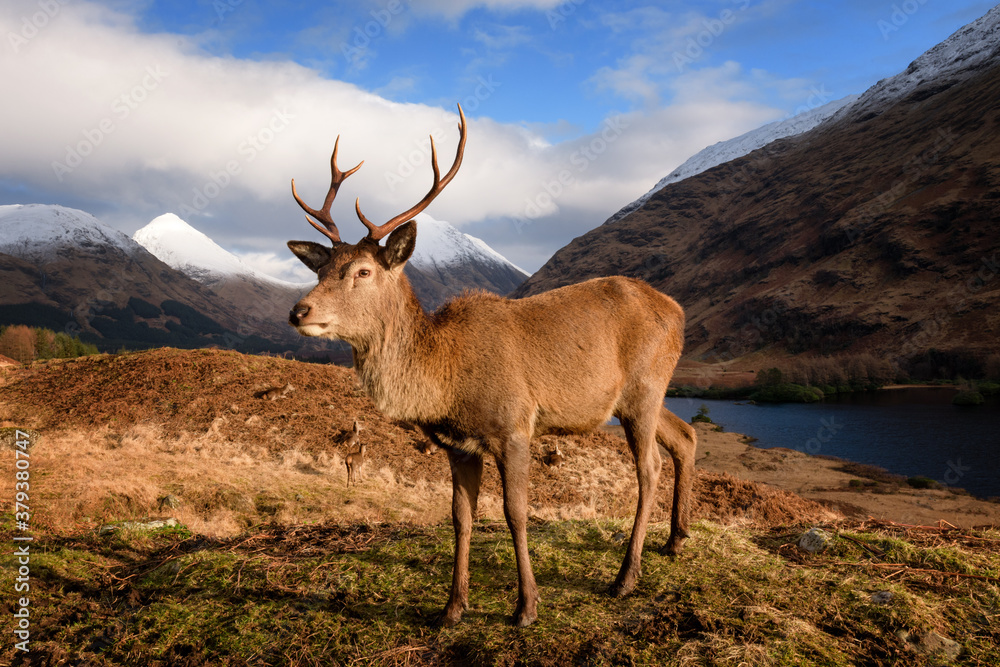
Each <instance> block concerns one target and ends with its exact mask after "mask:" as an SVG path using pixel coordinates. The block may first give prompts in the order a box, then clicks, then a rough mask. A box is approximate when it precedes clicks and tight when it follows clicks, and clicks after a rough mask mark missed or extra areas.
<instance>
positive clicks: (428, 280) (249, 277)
mask: <svg viewBox="0 0 1000 667" xmlns="http://www.w3.org/2000/svg"><path fill="white" fill-rule="evenodd" d="M416 221H417V245H416V249H415V250H414V252H413V256H412V257H411V259H410V261H409V263H408V264H407V267H406V273H407V276H408V277H409V278H410V282H411V283H412V285H413V289H414V290H415V291H416V292H417V296H418V297H419V298H420V301H421V303H422V304H423V305H424V307H425V308H427V309H429V310H433V309H435V308H437V307H438V306H439V305H441V304H442V303H444V302H445V301H447V300H448V299H449V298H450V297H452V296H454V295H456V294H460V293H462V292H464V291H465V290H467V289H472V288H481V289H486V290H489V291H491V292H495V293H498V294H506V293H508V292H510V291H511V290H513V289H514V288H515V287H517V286H518V285H519V284H521V283H522V282H523V281H524V280H525V278H527V277H528V274H527V273H526V272H525V271H522V270H521V269H519V268H518V267H516V266H514V265H513V264H511V263H510V262H509V261H508V260H507V259H506V258H504V257H503V256H502V255H500V254H499V253H498V252H496V251H495V250H493V249H492V248H490V247H489V246H488V245H487V244H486V243H485V242H483V241H482V240H480V239H477V238H475V237H474V236H469V235H468V234H464V233H462V232H460V231H459V230H458V229H456V228H455V227H454V226H453V225H450V224H449V223H447V222H442V221H440V220H435V219H434V218H432V217H431V216H429V215H427V214H425V213H421V214H420V215H418V216H417V217H416ZM132 238H133V239H134V240H135V241H136V242H138V243H139V244H141V245H142V246H143V247H144V248H146V250H148V251H149V252H150V253H152V254H153V255H155V256H156V257H158V258H159V259H160V260H161V261H163V262H165V263H166V264H169V265H170V266H172V267H173V268H175V269H177V270H178V271H181V272H183V273H184V274H186V275H187V276H189V277H191V278H194V279H195V280H197V281H198V282H200V283H202V284H204V285H207V286H208V287H211V288H212V289H213V290H214V291H216V292H218V293H219V294H220V295H222V296H225V297H226V298H228V299H230V300H232V301H234V302H236V303H237V304H238V305H239V306H240V307H241V308H251V309H253V311H254V312H262V309H263V310H266V311H267V316H268V317H270V318H278V319H282V318H283V317H284V315H285V314H286V313H287V312H288V309H289V308H290V307H291V305H292V304H294V303H295V301H297V300H298V298H299V297H301V296H302V295H303V294H304V293H305V292H306V291H308V290H309V289H311V288H312V286H313V285H315V282H313V283H291V282H286V281H283V280H278V279H277V278H273V277H271V276H268V275H266V274H264V273H261V272H260V271H258V270H256V269H254V268H253V267H251V266H249V265H248V264H246V263H245V262H244V261H242V260H241V259H240V258H239V257H237V256H236V255H234V254H232V253H231V252H229V251H228V250H225V249H224V248H222V247H221V246H219V245H218V244H217V243H215V241H213V240H212V239H211V238H209V237H208V236H206V235H205V234H203V233H202V232H200V231H198V230H197V229H195V228H194V227H192V226H191V225H189V224H188V223H187V222H185V221H184V220H182V219H181V218H179V217H177V216H176V215H174V214H173V213H167V214H164V215H161V216H159V217H158V218H156V219H154V220H152V221H151V222H150V223H149V224H148V225H146V226H145V227H143V228H142V229H140V230H139V231H137V232H136V233H135V234H134V235H133V237H132Z"/></svg>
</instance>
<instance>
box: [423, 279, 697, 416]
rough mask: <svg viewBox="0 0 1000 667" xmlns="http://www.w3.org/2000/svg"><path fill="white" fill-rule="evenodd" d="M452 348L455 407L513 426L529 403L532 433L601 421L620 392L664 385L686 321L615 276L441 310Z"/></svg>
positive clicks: (667, 302) (660, 299)
mask: <svg viewBox="0 0 1000 667" xmlns="http://www.w3.org/2000/svg"><path fill="white" fill-rule="evenodd" d="M437 316H438V317H439V318H440V324H441V326H442V329H444V330H447V329H449V328H450V329H452V330H453V332H454V334H455V339H456V340H457V341H458V343H457V348H456V349H455V355H454V356H455V360H454V363H455V364H456V366H455V368H454V369H453V370H454V373H455V378H454V380H455V383H456V390H457V394H456V400H457V401H458V402H459V403H461V404H463V405H462V407H463V409H464V408H465V407H467V406H468V405H469V404H476V405H478V406H481V407H482V408H483V409H489V410H491V411H495V412H496V415H495V418H496V420H497V421H503V420H505V419H511V418H516V415H514V414H505V413H504V411H505V410H510V411H513V412H516V411H517V410H519V409H521V408H522V407H523V405H522V403H524V402H525V401H528V402H530V403H531V404H532V406H533V408H534V409H535V410H536V414H535V415H534V418H535V419H536V423H537V427H538V429H539V430H540V431H545V430H549V429H559V430H567V431H585V430H589V429H592V428H594V427H595V426H597V425H599V424H600V423H603V421H606V419H607V418H608V417H610V416H611V413H612V412H613V411H614V410H615V408H616V406H617V405H618V403H619V400H620V398H621V396H622V393H623V390H624V389H626V388H627V387H628V386H630V385H631V384H634V383H637V382H638V383H649V384H654V385H656V384H662V388H663V391H664V392H665V391H666V386H667V383H668V382H669V379H670V375H671V373H672V372H673V368H674V366H676V363H677V360H678V359H679V358H680V353H681V345H682V343H683V331H684V313H683V310H682V309H681V307H680V306H679V305H677V303H676V302H675V301H674V300H673V299H671V298H670V297H668V296H666V295H664V294H662V293H661V292H658V291H656V290H655V289H653V288H652V287H650V286H649V285H647V284H646V283H643V282H641V281H638V280H633V279H630V278H623V277H611V278H596V279H593V280H589V281H586V282H583V283H579V284H576V285H570V286H567V287H563V288H559V289H556V290H552V291H551V292H546V293H543V294H539V295H536V296H532V297H527V298H524V299H513V300H512V299H504V298H500V297H494V296H487V295H477V296H473V297H466V298H465V299H459V300H458V301H456V302H452V303H451V304H449V305H448V306H446V307H445V308H444V309H442V311H439V313H438V315H437ZM488 406H493V407H488Z"/></svg>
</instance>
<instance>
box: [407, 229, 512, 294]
mask: <svg viewBox="0 0 1000 667" xmlns="http://www.w3.org/2000/svg"><path fill="white" fill-rule="evenodd" d="M415 220H416V222H417V246H416V248H415V249H414V251H413V255H412V256H411V257H410V261H409V262H408V263H407V265H406V270H407V276H409V278H410V282H411V283H412V284H413V289H414V290H415V291H416V292H417V296H418V297H420V302H421V303H422V304H423V306H424V308H427V309H429V310H433V309H435V308H437V307H438V306H439V305H441V304H442V303H444V302H445V301H447V300H448V299H449V298H451V297H453V296H455V295H458V294H461V293H462V292H464V291H466V290H469V289H474V288H475V289H484V290H487V291H489V292H494V293H496V294H508V293H509V292H511V291H513V290H514V289H515V288H517V286H518V285H520V284H521V283H523V282H524V281H525V280H526V279H527V277H528V272H527V271H524V270H523V269H521V268H519V267H518V266H516V265H515V264H513V263H512V262H510V260H508V259H507V258H506V257H504V256H503V255H501V254H500V253H498V252H497V251H496V250H494V249H493V248H491V247H490V246H489V245H487V244H486V242H485V241H483V240H482V239H478V238H476V237H475V236H470V235H468V234H466V233H464V232H461V231H459V230H458V229H457V228H455V226H454V225H451V224H449V223H447V222H443V221H441V220H435V219H434V218H432V217H431V216H429V215H427V214H426V213H421V214H419V215H417V217H416V218H415Z"/></svg>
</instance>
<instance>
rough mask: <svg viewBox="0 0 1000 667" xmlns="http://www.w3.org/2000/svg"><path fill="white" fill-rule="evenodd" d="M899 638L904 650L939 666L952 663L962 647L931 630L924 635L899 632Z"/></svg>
mask: <svg viewBox="0 0 1000 667" xmlns="http://www.w3.org/2000/svg"><path fill="white" fill-rule="evenodd" d="M899 638H900V639H902V640H903V641H904V642H905V643H906V648H907V649H909V650H911V651H913V652H914V653H919V654H921V655H926V656H928V657H929V658H932V659H934V660H936V661H938V662H940V663H941V664H947V663H949V662H954V661H955V660H956V659H957V658H958V656H959V654H960V653H961V652H962V645H961V644H959V643H958V642H956V641H955V640H953V639H949V638H948V637H945V636H944V635H942V634H939V633H937V632H935V631H934V630H931V631H930V632H927V633H926V634H924V635H914V634H911V633H909V632H901V633H900V635H899Z"/></svg>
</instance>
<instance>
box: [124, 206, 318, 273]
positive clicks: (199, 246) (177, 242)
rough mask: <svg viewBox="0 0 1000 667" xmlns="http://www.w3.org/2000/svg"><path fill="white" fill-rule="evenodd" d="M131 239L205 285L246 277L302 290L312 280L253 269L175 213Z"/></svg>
mask: <svg viewBox="0 0 1000 667" xmlns="http://www.w3.org/2000/svg"><path fill="white" fill-rule="evenodd" d="M132 240H134V241H135V242H136V243H138V244H139V245H141V246H142V247H144V248H145V249H146V250H148V251H149V252H150V253H152V254H153V255H155V256H156V257H158V258H159V259H160V261H162V262H164V263H166V264H168V265H170V266H172V267H173V268H175V269H177V270H178V271H182V272H184V273H185V274H187V275H188V276H190V277H192V278H194V279H195V280H197V281H198V282H200V283H203V284H206V285H212V284H214V283H217V282H218V281H219V280H223V279H226V278H231V277H234V276H243V277H246V278H249V279H251V280H255V281H258V282H262V283H273V284H274V285H277V286H279V287H285V288H289V289H296V290H301V289H308V287H309V286H310V283H292V282H288V281H285V280H279V279H277V278H274V277H272V276H269V275H267V274H265V273H262V272H260V271H258V270H257V269H254V268H253V267H251V266H250V265H249V264H247V263H246V262H244V261H243V260H241V259H240V258H239V257H237V256H236V255H234V254H233V253H231V252H229V251H228V250H225V249H224V248H222V246H220V245H219V244H218V243H216V242H215V241H213V240H212V239H211V238H209V237H208V236H207V235H205V234H203V233H202V232H200V231H198V230H197V229H195V228H194V227H192V226H191V225H189V224H188V223H187V222H185V221H184V220H181V219H180V218H179V217H177V216H176V215H175V214H173V213H164V214H163V215H161V216H159V217H157V218H154V219H153V220H152V221H151V222H150V223H149V224H148V225H146V226H145V227H143V228H142V229H140V230H138V231H137V232H136V233H135V234H133V235H132Z"/></svg>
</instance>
